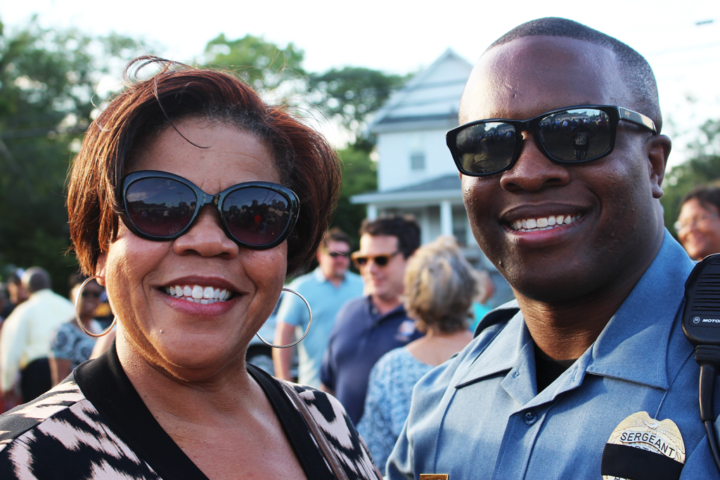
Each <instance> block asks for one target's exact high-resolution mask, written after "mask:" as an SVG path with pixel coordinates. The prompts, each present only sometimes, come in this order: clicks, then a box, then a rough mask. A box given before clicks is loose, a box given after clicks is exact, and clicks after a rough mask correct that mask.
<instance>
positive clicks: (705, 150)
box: [661, 120, 720, 234]
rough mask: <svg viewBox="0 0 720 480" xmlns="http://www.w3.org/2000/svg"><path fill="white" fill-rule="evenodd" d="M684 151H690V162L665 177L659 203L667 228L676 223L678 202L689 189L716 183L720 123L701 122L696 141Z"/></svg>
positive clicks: (719, 168) (719, 166) (719, 171)
mask: <svg viewBox="0 0 720 480" xmlns="http://www.w3.org/2000/svg"><path fill="white" fill-rule="evenodd" d="M688 148H689V149H690V151H691V152H692V156H691V157H690V159H688V160H687V161H685V162H684V163H682V164H680V165H677V166H675V167H673V168H672V169H670V171H669V172H668V173H667V175H665V181H664V183H663V188H664V190H665V195H663V197H662V199H661V202H662V205H663V208H664V209H665V225H667V226H671V225H673V224H674V223H675V221H676V220H677V217H678V214H679V213H680V202H681V201H682V198H683V197H684V196H685V195H686V194H687V193H688V192H689V191H690V190H692V189H693V188H695V187H698V186H701V185H707V184H709V183H714V182H717V181H718V180H720V120H708V121H707V122H705V124H704V125H703V126H702V127H700V131H699V132H698V135H697V138H696V140H695V141H693V142H692V143H691V144H690V145H688ZM675 233H676V232H674V231H673V234H675Z"/></svg>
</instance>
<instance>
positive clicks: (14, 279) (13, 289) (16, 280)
mask: <svg viewBox="0 0 720 480" xmlns="http://www.w3.org/2000/svg"><path fill="white" fill-rule="evenodd" d="M7 291H8V297H9V299H10V303H12V304H13V305H16V306H17V305H20V304H21V303H23V302H24V301H25V300H27V299H28V297H29V296H30V294H29V293H28V291H27V289H26V288H25V287H24V286H23V283H22V279H21V276H20V275H19V274H18V272H12V273H11V274H10V275H8V281H7Z"/></svg>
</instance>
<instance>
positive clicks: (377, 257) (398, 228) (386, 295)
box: [353, 215, 420, 303]
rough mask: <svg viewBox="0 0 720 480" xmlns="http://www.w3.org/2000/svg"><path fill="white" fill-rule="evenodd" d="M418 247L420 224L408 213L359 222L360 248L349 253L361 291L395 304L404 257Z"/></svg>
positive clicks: (405, 263) (403, 272)
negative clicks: (354, 265)
mask: <svg viewBox="0 0 720 480" xmlns="http://www.w3.org/2000/svg"><path fill="white" fill-rule="evenodd" d="M419 246H420V226H419V225H418V223H417V222H416V221H415V219H414V218H413V217H411V216H398V215H389V216H383V217H379V218H377V219H375V220H372V221H368V220H367V219H366V220H364V221H363V223H362V226H361V227H360V250H359V251H358V252H356V253H355V254H354V255H353V258H354V260H355V263H356V266H357V267H358V269H359V270H360V273H361V275H362V277H363V280H364V281H365V293H366V294H369V295H371V296H372V297H373V298H374V299H376V300H379V301H381V302H386V303H395V302H397V303H399V302H400V295H402V293H403V276H404V275H405V267H406V265H407V261H408V258H410V256H411V255H412V254H413V253H415V250H417V249H418V247H419Z"/></svg>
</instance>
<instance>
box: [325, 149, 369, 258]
mask: <svg viewBox="0 0 720 480" xmlns="http://www.w3.org/2000/svg"><path fill="white" fill-rule="evenodd" d="M338 155H339V156H340V159H341V161H342V173H343V180H342V188H341V197H340V201H339V202H338V206H337V209H336V210H335V218H334V219H333V227H339V228H340V229H342V230H343V231H344V232H345V233H347V234H348V235H350V237H352V239H353V241H354V243H355V245H353V247H357V246H358V239H359V235H358V230H359V228H360V223H362V221H363V219H364V218H365V205H354V204H352V203H350V197H352V196H353V195H358V194H360V193H365V192H369V191H373V190H377V164H376V162H374V161H373V160H372V159H371V158H370V154H369V153H368V152H367V151H365V150H361V149H357V148H353V147H352V146H350V147H348V148H345V149H343V150H340V151H338Z"/></svg>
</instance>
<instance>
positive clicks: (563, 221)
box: [510, 214, 582, 232]
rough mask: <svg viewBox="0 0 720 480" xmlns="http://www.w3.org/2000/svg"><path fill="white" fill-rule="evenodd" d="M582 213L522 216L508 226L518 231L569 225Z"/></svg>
mask: <svg viewBox="0 0 720 480" xmlns="http://www.w3.org/2000/svg"><path fill="white" fill-rule="evenodd" d="M581 216H582V215H579V214H577V215H551V216H549V217H540V218H523V219H522V220H515V221H514V222H511V223H510V228H512V229H513V230H517V231H519V232H532V231H537V230H549V229H551V228H556V227H560V226H563V225H569V224H571V223H573V222H574V221H575V220H577V219H578V218H580V217H581Z"/></svg>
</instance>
